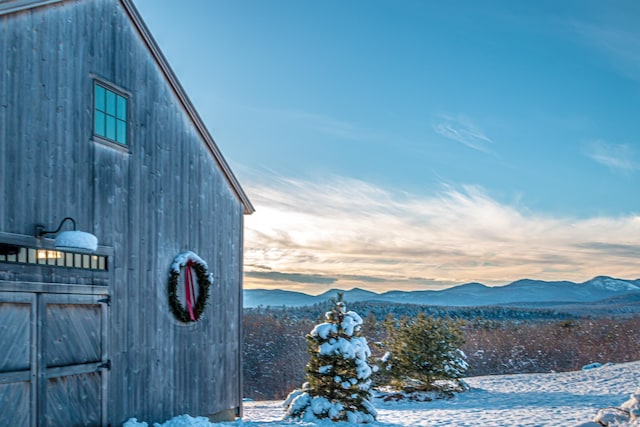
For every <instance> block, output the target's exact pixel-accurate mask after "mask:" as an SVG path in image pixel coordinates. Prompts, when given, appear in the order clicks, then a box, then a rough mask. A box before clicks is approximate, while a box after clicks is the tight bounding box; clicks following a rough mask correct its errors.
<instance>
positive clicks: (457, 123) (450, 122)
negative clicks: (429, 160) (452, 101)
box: [433, 116, 493, 152]
mask: <svg viewBox="0 0 640 427" xmlns="http://www.w3.org/2000/svg"><path fill="white" fill-rule="evenodd" d="M433 130H434V131H435V132H436V133H437V134H439V135H442V136H444V137H445V138H448V139H451V140H453V141H457V142H459V143H461V144H464V145H466V146H467V147H469V148H473V149H474V150H478V151H484V152H488V151H489V146H490V145H491V144H492V143H493V141H492V140H491V139H490V138H489V137H488V136H487V135H485V133H484V132H483V131H482V130H481V129H480V128H478V126H476V125H475V124H474V123H472V122H471V120H469V119H468V118H466V117H457V118H453V117H449V116H441V117H439V118H438V119H437V120H436V122H435V123H434V124H433Z"/></svg>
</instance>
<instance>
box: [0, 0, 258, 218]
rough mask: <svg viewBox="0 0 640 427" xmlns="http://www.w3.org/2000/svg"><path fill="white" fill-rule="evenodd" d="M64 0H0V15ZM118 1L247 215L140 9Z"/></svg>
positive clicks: (244, 197) (240, 195) (238, 189)
mask: <svg viewBox="0 0 640 427" xmlns="http://www.w3.org/2000/svg"><path fill="white" fill-rule="evenodd" d="M65 1H68V0H0V16H2V15H8V14H11V13H15V12H19V11H22V10H28V9H33V8H36V7H41V6H45V5H49V4H53V3H62V2H65ZM118 1H119V2H120V4H121V5H122V6H123V8H124V10H125V12H126V13H127V15H128V16H129V18H130V19H131V22H133V25H134V26H135V27H136V30H137V31H138V33H139V34H140V36H141V37H142V40H143V41H144V43H145V44H146V45H147V48H148V49H149V52H151V55H152V56H153V58H154V59H155V61H156V63H157V64H158V66H159V67H160V70H161V71H162V73H163V74H164V76H165V78H166V79H167V81H168V82H169V86H171V89H172V90H173V92H174V93H175V94H176V96H177V97H178V100H179V101H180V103H181V104H182V106H183V108H184V109H185V111H186V112H187V114H188V115H189V117H190V118H191V121H192V122H193V124H194V125H195V127H196V129H197V130H198V133H199V134H200V136H201V137H202V139H203V140H204V143H205V145H206V146H207V148H208V149H209V151H210V152H211V154H212V155H213V158H214V160H215V161H216V162H217V163H218V166H220V168H221V169H222V173H223V175H224V176H225V178H226V180H227V182H228V183H229V185H230V186H231V188H232V189H233V191H234V193H235V194H236V195H237V196H238V198H239V199H240V202H241V203H242V205H243V206H244V213H245V215H251V214H252V213H253V212H255V208H254V207H253V205H252V204H251V201H250V200H249V197H248V196H247V194H246V193H245V192H244V190H243V189H242V187H241V186H240V182H239V181H238V179H237V178H236V176H235V175H234V174H233V172H232V171H231V168H230V167H229V164H228V163H227V161H226V160H225V159H224V157H223V156H222V153H221V152H220V149H219V148H218V146H217V145H216V143H215V141H214V139H213V137H212V136H211V134H210V133H209V130H208V129H207V127H206V126H205V124H204V121H203V120H202V118H201V117H200V115H199V114H198V112H197V111H196V109H195V107H194V106H193V104H192V103H191V100H190V99H189V97H188V96H187V93H186V91H185V90H184V88H183V87H182V84H181V83H180V81H179V80H178V77H177V76H176V74H175V73H174V72H173V69H172V68H171V66H170V65H169V61H167V58H165V56H164V54H163V53H162V51H161V50H160V47H159V46H158V43H157V42H156V41H155V39H154V38H153V35H152V34H151V31H149V28H148V27H147V24H145V23H144V21H143V19H142V16H141V15H140V12H138V9H137V8H136V6H135V5H134V4H133V1H132V0H118Z"/></svg>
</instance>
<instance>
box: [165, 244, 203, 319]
mask: <svg viewBox="0 0 640 427" xmlns="http://www.w3.org/2000/svg"><path fill="white" fill-rule="evenodd" d="M183 268H184V271H185V280H184V286H185V289H184V291H185V292H184V294H185V300H186V307H185V306H183V305H182V304H181V303H180V301H179V300H178V281H179V278H180V273H181V270H182V269H183ZM192 269H193V271H195V273H196V278H197V281H198V297H197V298H196V294H195V288H194V285H193V273H192V271H191V270H192ZM212 284H213V274H211V273H209V268H208V267H207V263H206V262H204V261H203V260H202V258H200V257H199V256H198V255H196V254H195V253H193V252H191V251H187V252H182V253H180V254H178V255H177V256H176V257H175V258H174V259H173V263H172V264H171V272H170V273H169V307H170V308H171V312H172V313H173V315H174V316H176V318H177V319H178V320H180V321H181V322H185V323H188V322H196V321H198V319H200V315H202V312H203V311H204V309H205V307H206V306H207V300H208V299H209V287H210V286H211V285H212Z"/></svg>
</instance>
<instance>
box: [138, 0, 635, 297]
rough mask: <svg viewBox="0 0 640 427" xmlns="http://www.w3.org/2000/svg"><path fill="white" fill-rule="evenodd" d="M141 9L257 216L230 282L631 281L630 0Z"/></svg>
mask: <svg viewBox="0 0 640 427" xmlns="http://www.w3.org/2000/svg"><path fill="white" fill-rule="evenodd" d="M136 5H137V6H138V8H139V9H140V12H141V14H142V16H143V18H144V19H145V21H146V23H147V25H148V26H149V28H150V29H151V32H152V33H153V35H154V37H155V38H156V40H157V41H158V44H159V45H160V47H161V49H162V50H163V52H164V53H165V56H166V57H167V59H168V61H169V63H170V64H171V66H172V67H173V69H174V71H175V72H176V74H177V75H178V77H179V79H180V81H181V83H182V84H183V86H184V87H185V89H186V91H187V93H188V94H189V96H190V98H191V100H192V101H193V103H194V105H195V106H196V108H197V109H198V111H199V113H200V115H201V116H202V118H203V119H204V121H205V123H206V124H207V126H208V128H209V130H210V132H211V134H212V135H213V137H214V139H215V140H216V142H217V144H218V146H219V147H220V149H221V151H222V152H223V154H224V156H225V157H226V159H227V160H228V162H229V163H230V165H231V167H232V169H233V170H234V172H235V174H236V175H237V176H238V178H239V180H240V182H241V184H242V185H243V187H244V188H245V190H246V192H247V193H248V195H249V197H250V198H251V200H252V201H253V203H254V205H255V207H256V209H257V211H256V213H255V214H253V215H252V216H250V217H247V218H246V229H247V231H246V233H245V287H247V288H251V287H262V288H287V289H295V290H302V291H305V292H308V293H320V292H323V291H325V290H327V289H328V288H332V287H340V288H346V289H348V288H351V287H354V286H357V287H362V288H367V289H371V290H374V291H383V290H388V289H437V288H443V287H447V286H451V285H455V284H461V283H466V282H471V281H480V282H482V283H485V284H488V285H500V284H505V283H508V282H510V281H513V280H517V279H520V278H524V277H529V278H535V279H544V280H573V281H584V280H587V279H589V278H591V277H593V276H595V275H600V274H604V275H611V276H615V277H622V278H638V277H640V190H639V187H640V118H639V115H640V25H638V23H639V22H640V3H638V2H636V1H607V2H602V1H588V0H579V1H536V2H525V1H522V2H519V1H483V2H476V1H447V2H438V1H409V0H403V1H391V0H385V1H381V0H367V1H364V0H352V1H334V0H329V1H321V2H311V1H298V0H274V1H242V0H240V1H226V0H225V1H210V0H190V1H179V0H136Z"/></svg>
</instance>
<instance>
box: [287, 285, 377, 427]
mask: <svg viewBox="0 0 640 427" xmlns="http://www.w3.org/2000/svg"><path fill="white" fill-rule="evenodd" d="M333 303H334V306H333V307H332V308H331V310H330V311H328V312H327V313H326V314H325V317H326V322H324V323H320V324H318V325H316V326H315V327H314V328H313V330H312V331H311V333H310V334H308V335H307V337H306V339H307V345H308V352H309V354H310V359H309V363H308V364H307V368H306V371H307V377H306V379H307V382H306V383H304V384H303V386H302V388H301V389H296V390H294V391H292V392H291V393H290V394H289V396H288V397H287V399H286V401H285V408H286V414H287V416H288V417H290V418H296V419H301V420H303V421H314V420H316V419H322V418H328V419H330V420H332V421H349V422H354V423H367V422H372V421H375V418H376V415H377V412H376V409H375V408H374V406H373V404H372V403H371V391H370V387H371V379H370V378H369V377H370V376H371V373H372V369H371V367H370V366H369V363H368V358H369V357H370V356H371V351H370V350H369V345H368V344H367V339H366V338H365V337H363V336H361V329H362V318H361V317H360V316H359V315H358V313H356V312H353V311H347V309H346V307H345V304H344V302H343V301H342V294H341V293H339V294H338V298H337V299H336V300H333Z"/></svg>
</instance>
